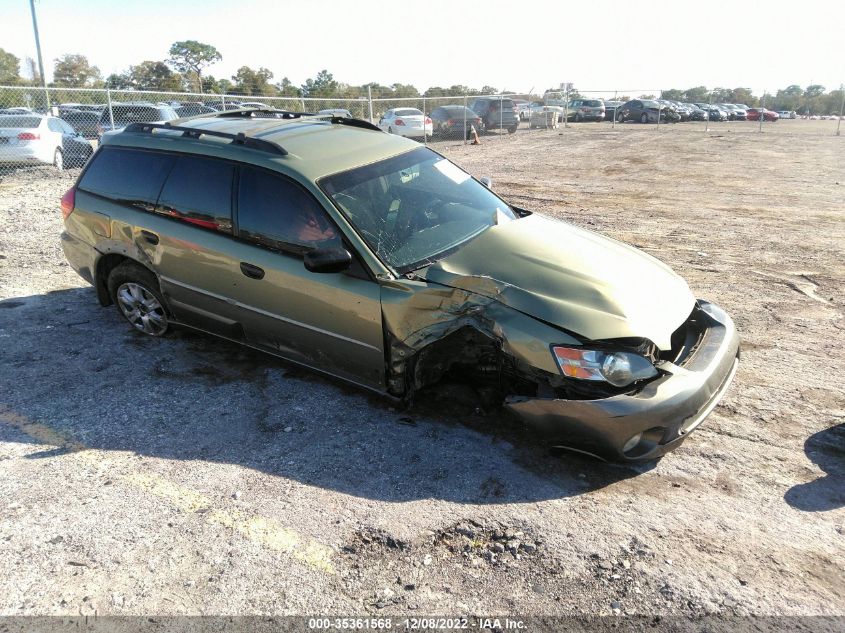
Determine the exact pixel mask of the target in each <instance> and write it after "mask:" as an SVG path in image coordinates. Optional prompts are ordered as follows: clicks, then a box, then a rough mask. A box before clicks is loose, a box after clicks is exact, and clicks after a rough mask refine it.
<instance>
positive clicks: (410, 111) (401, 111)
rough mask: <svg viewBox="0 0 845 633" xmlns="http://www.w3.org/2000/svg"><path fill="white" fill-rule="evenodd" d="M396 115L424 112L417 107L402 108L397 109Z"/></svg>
mask: <svg viewBox="0 0 845 633" xmlns="http://www.w3.org/2000/svg"><path fill="white" fill-rule="evenodd" d="M395 114H396V116H422V112H420V111H419V110H417V109H415V108H403V109H401V110H395Z"/></svg>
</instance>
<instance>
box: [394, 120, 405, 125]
mask: <svg viewBox="0 0 845 633" xmlns="http://www.w3.org/2000/svg"><path fill="white" fill-rule="evenodd" d="M396 125H405V122H404V121H403V120H402V119H396Z"/></svg>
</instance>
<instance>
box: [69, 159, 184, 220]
mask: <svg viewBox="0 0 845 633" xmlns="http://www.w3.org/2000/svg"><path fill="white" fill-rule="evenodd" d="M174 162H175V158H174V157H173V156H170V155H168V154H161V153H157V152H144V151H141V150H137V149H130V148H124V147H103V148H102V149H101V150H100V151H99V152H97V155H96V156H95V157H94V159H93V160H92V161H91V164H90V165H89V166H88V169H86V170H85V174H84V175H83V176H82V180H81V181H80V183H79V188H80V189H82V190H83V191H88V192H90V193H94V194H97V195H99V196H103V197H105V198H110V199H111V200H115V201H118V202H124V203H128V204H131V205H133V206H137V207H140V208H142V209H146V210H148V211H152V210H153V209H154V208H155V203H156V200H158V194H159V192H160V191H161V187H162V185H164V179H165V178H167V174H168V173H169V172H170V170H171V168H172V167H173V163H174Z"/></svg>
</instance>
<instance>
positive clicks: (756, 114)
mask: <svg viewBox="0 0 845 633" xmlns="http://www.w3.org/2000/svg"><path fill="white" fill-rule="evenodd" d="M761 112H762V113H763V120H764V121H777V120H778V119H779V118H780V115H779V114H778V113H777V112H773V111H772V110H766V108H748V120H749V121H759V120H760V113H761Z"/></svg>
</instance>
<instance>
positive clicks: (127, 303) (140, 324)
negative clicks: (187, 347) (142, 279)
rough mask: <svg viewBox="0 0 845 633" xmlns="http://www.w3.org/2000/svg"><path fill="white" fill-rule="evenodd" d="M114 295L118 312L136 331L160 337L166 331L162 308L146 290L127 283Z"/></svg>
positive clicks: (139, 285) (165, 319)
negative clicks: (118, 308)
mask: <svg viewBox="0 0 845 633" xmlns="http://www.w3.org/2000/svg"><path fill="white" fill-rule="evenodd" d="M115 294H116V298H117V303H118V306H119V307H120V311H121V312H122V313H123V316H124V317H126V320H127V321H129V323H131V324H132V327H134V328H135V329H136V330H138V331H140V332H143V333H144V334H149V335H150V336H161V335H162V334H164V333H165V331H167V315H166V314H165V312H164V307H162V305H161V303H160V302H159V300H158V299H156V296H155V295H154V294H153V293H152V292H150V291H149V290H148V289H147V288H145V287H144V286H142V285H141V284H139V283H135V282H131V281H128V282H126V283H124V284H121V285H120V286H119V287H118V289H117V292H116V293H115Z"/></svg>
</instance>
